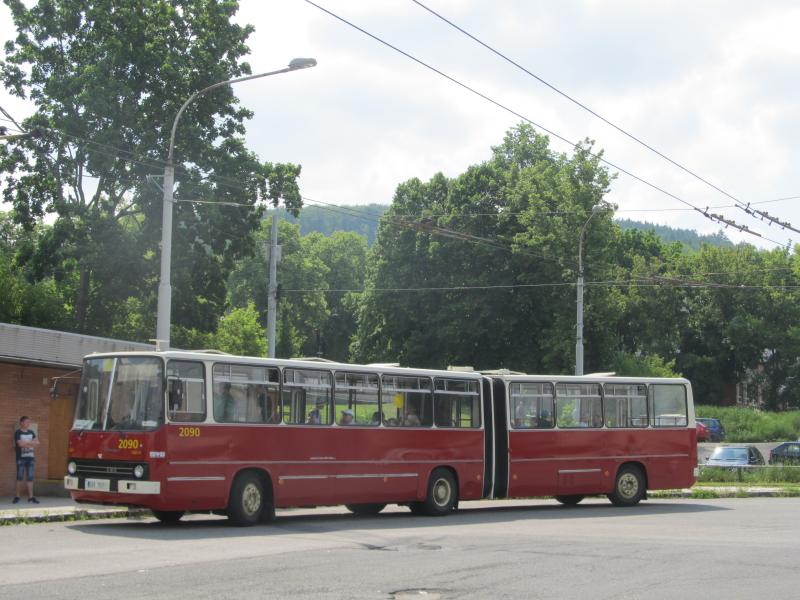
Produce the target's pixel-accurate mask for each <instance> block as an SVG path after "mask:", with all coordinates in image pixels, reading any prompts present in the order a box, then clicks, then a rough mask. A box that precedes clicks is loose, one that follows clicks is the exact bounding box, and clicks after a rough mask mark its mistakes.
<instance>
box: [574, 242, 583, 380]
mask: <svg viewBox="0 0 800 600" xmlns="http://www.w3.org/2000/svg"><path fill="white" fill-rule="evenodd" d="M582 246H583V234H581V243H580V244H579V245H578V318H577V336H576V340H575V375H583V261H582V260H581V247H582Z"/></svg>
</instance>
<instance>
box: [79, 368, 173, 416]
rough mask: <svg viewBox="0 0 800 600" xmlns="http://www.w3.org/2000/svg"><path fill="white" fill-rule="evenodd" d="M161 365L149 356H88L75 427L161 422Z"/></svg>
mask: <svg viewBox="0 0 800 600" xmlns="http://www.w3.org/2000/svg"><path fill="white" fill-rule="evenodd" d="M163 381H164V364H163V362H162V361H161V359H159V358H155V357H150V356H128V357H119V358H88V359H86V360H85V361H84V363H83V375H82V377H81V389H80V394H79V395H78V403H77V407H76V410H75V422H74V424H73V428H74V429H95V430H112V429H116V430H128V431H130V430H133V431H141V430H145V429H154V428H156V427H158V426H159V425H161V424H162V423H163V422H164V387H163V386H164V383H163Z"/></svg>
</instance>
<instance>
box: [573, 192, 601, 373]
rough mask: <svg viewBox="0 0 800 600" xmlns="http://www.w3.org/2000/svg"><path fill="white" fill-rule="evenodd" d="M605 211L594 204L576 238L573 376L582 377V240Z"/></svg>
mask: <svg viewBox="0 0 800 600" xmlns="http://www.w3.org/2000/svg"><path fill="white" fill-rule="evenodd" d="M604 210H606V205H605V204H596V205H594V206H593V207H592V214H590V215H589V218H588V219H586V222H585V223H584V224H583V227H581V234H580V236H579V237H578V286H577V287H578V298H577V304H578V311H577V312H578V314H577V318H576V321H577V322H576V327H575V329H576V336H575V375H583V239H584V236H585V235H586V227H587V226H588V225H589V221H591V220H592V217H594V216H595V215H596V214H597V213H599V212H603V211H604Z"/></svg>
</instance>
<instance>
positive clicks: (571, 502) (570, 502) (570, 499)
mask: <svg viewBox="0 0 800 600" xmlns="http://www.w3.org/2000/svg"><path fill="white" fill-rule="evenodd" d="M584 498H585V496H580V495H575V496H556V500H558V501H559V502H561V504H563V505H564V506H575V505H576V504H578V503H579V502H580V501H581V500H583V499H584Z"/></svg>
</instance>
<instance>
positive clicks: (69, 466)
mask: <svg viewBox="0 0 800 600" xmlns="http://www.w3.org/2000/svg"><path fill="white" fill-rule="evenodd" d="M77 470H78V465H76V464H75V461H74V460H71V461H69V462H68V463H67V473H69V474H70V475H75V472H76V471H77Z"/></svg>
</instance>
